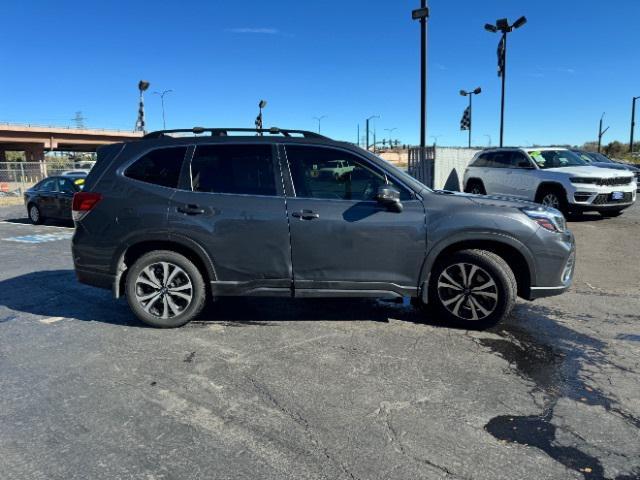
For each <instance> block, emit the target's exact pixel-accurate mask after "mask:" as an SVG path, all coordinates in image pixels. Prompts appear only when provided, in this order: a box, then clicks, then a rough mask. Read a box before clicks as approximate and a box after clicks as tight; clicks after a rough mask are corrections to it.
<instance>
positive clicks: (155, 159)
mask: <svg viewBox="0 0 640 480" xmlns="http://www.w3.org/2000/svg"><path fill="white" fill-rule="evenodd" d="M186 153H187V147H173V148H160V149H158V150H153V151H151V152H149V153H147V154H146V155H144V156H143V157H141V158H140V159H138V160H136V161H135V162H134V163H133V164H132V165H131V166H130V167H129V168H127V171H126V172H124V174H125V176H127V177H129V178H133V179H135V180H140V181H141V182H146V183H153V184H154V185H161V186H163V187H170V188H177V186H178V177H179V176H180V169H181V168H182V162H183V160H184V156H185V154H186Z"/></svg>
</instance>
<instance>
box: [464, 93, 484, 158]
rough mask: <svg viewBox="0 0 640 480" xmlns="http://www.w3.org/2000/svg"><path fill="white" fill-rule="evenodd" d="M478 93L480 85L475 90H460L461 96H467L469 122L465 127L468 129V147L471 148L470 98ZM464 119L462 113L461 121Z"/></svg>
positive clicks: (471, 105) (471, 114)
mask: <svg viewBox="0 0 640 480" xmlns="http://www.w3.org/2000/svg"><path fill="white" fill-rule="evenodd" d="M480 93H482V89H481V88H480V87H478V88H476V89H475V90H470V91H468V92H467V91H466V90H460V95H462V96H463V97H467V96H468V97H469V107H468V108H469V124H468V127H469V128H467V130H469V148H471V128H472V125H473V122H472V120H473V113H472V108H473V102H472V99H473V96H474V95H479V94H480ZM464 120H465V119H464V115H463V118H462V122H464Z"/></svg>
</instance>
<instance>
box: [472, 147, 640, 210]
mask: <svg viewBox="0 0 640 480" xmlns="http://www.w3.org/2000/svg"><path fill="white" fill-rule="evenodd" d="M464 191H465V192H468V193H475V194H484V195H486V194H490V195H505V196H509V197H518V198H522V199H524V200H530V201H534V202H538V203H542V204H543V205H546V206H549V207H554V208H557V209H558V210H560V211H562V212H563V213H565V214H566V213H569V212H571V213H581V212H585V211H597V212H600V213H601V214H602V215H604V216H617V215H620V213H621V212H622V210H624V209H625V208H627V207H629V206H631V205H633V202H635V200H636V181H635V178H634V176H633V173H632V172H627V171H621V170H612V169H608V168H598V167H592V166H589V164H588V163H587V162H585V161H584V160H582V159H581V158H580V157H579V156H578V155H576V154H575V153H573V152H571V151H569V150H567V149H565V148H495V149H489V150H483V151H482V152H479V153H477V154H476V155H475V156H474V157H473V160H472V161H471V163H470V164H469V166H468V167H467V169H466V170H465V172H464Z"/></svg>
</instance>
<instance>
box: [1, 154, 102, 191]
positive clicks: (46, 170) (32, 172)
mask: <svg viewBox="0 0 640 480" xmlns="http://www.w3.org/2000/svg"><path fill="white" fill-rule="evenodd" d="M81 163H82V164H81V165H79V164H78V162H74V161H56V162H0V196H20V195H22V194H23V192H24V191H25V190H27V189H28V188H29V187H31V186H32V185H34V184H36V183H38V182H39V181H40V180H42V179H43V178H45V177H49V176H51V175H60V174H61V173H63V172H66V171H70V170H77V169H78V168H82V169H87V167H90V166H91V165H85V164H86V163H87V162H81Z"/></svg>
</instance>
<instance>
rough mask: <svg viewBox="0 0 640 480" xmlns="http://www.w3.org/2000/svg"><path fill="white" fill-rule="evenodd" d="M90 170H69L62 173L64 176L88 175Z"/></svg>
mask: <svg viewBox="0 0 640 480" xmlns="http://www.w3.org/2000/svg"><path fill="white" fill-rule="evenodd" d="M89 171H90V170H67V171H66V172H62V173H61V174H60V175H62V176H64V177H86V176H87V175H89Z"/></svg>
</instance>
